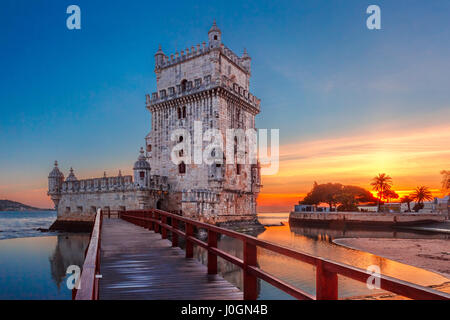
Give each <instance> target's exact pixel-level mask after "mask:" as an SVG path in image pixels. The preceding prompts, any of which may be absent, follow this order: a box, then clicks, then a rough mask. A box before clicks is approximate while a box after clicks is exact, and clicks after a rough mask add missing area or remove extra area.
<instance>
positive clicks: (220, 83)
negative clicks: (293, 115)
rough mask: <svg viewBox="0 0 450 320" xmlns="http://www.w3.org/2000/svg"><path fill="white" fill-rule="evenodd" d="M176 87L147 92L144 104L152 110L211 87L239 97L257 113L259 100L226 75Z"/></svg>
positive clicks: (206, 90) (209, 89) (208, 89)
mask: <svg viewBox="0 0 450 320" xmlns="http://www.w3.org/2000/svg"><path fill="white" fill-rule="evenodd" d="M178 87H179V86H177V87H170V88H169V89H170V90H168V91H167V90H165V89H163V90H160V92H159V93H158V92H154V93H152V95H151V96H150V95H149V94H147V95H146V106H147V108H148V109H149V110H150V111H153V109H156V108H157V107H158V105H159V104H163V103H165V102H173V103H175V104H176V103H177V100H178V99H181V98H185V97H190V96H192V97H193V98H195V96H194V95H198V94H201V93H203V92H208V91H211V90H213V89H219V88H221V89H224V90H225V91H226V92H227V93H228V94H230V95H233V96H235V97H236V98H240V99H242V100H243V101H245V102H246V103H248V104H249V106H251V107H253V108H254V109H255V111H257V112H256V113H259V110H260V105H261V100H260V99H258V98H257V97H256V96H254V95H253V94H251V93H250V92H249V91H248V90H245V89H244V88H243V87H242V86H239V85H238V84H237V83H234V82H233V81H232V80H231V79H229V78H228V77H227V76H225V75H223V76H222V78H221V79H218V80H216V81H211V80H210V79H209V81H205V82H203V83H202V84H199V85H193V84H192V83H191V84H189V82H188V84H187V86H186V89H184V90H183V89H182V88H181V86H180V87H179V88H178Z"/></svg>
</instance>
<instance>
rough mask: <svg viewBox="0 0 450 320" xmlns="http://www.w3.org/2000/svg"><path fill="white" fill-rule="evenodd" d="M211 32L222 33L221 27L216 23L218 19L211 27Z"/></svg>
mask: <svg viewBox="0 0 450 320" xmlns="http://www.w3.org/2000/svg"><path fill="white" fill-rule="evenodd" d="M211 32H218V33H222V32H221V31H220V29H219V27H218V26H217V24H216V20H214V22H213V25H212V27H211V29H209V31H208V34H210V33H211Z"/></svg>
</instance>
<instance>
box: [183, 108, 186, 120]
mask: <svg viewBox="0 0 450 320" xmlns="http://www.w3.org/2000/svg"><path fill="white" fill-rule="evenodd" d="M185 118H186V107H183V119H185Z"/></svg>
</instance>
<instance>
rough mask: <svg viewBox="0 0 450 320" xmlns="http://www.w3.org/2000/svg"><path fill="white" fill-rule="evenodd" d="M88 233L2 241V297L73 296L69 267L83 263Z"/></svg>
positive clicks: (58, 297)
mask: <svg viewBox="0 0 450 320" xmlns="http://www.w3.org/2000/svg"><path fill="white" fill-rule="evenodd" d="M88 242H89V234H58V235H57V236H50V237H34V238H17V239H8V240H1V241H0V257H1V259H0V288H1V290H0V299H22V300H29V299H32V300H41V299H71V297H72V293H71V291H70V290H69V289H67V287H66V286H65V279H66V273H65V272H66V268H67V266H69V265H71V264H76V265H79V266H82V264H83V261H84V251H85V248H86V246H87V244H88Z"/></svg>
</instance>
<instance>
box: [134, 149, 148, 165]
mask: <svg viewBox="0 0 450 320" xmlns="http://www.w3.org/2000/svg"><path fill="white" fill-rule="evenodd" d="M133 170H150V163H148V162H147V160H146V159H145V155H144V148H142V147H141V151H140V155H139V158H138V161H136V162H135V163H134V167H133Z"/></svg>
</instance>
